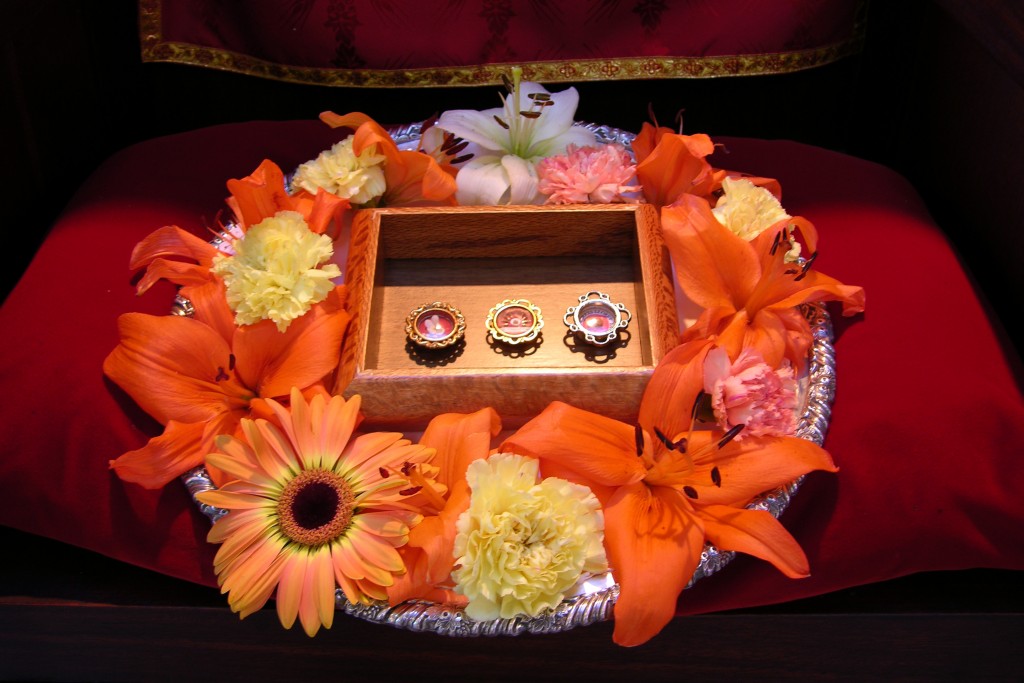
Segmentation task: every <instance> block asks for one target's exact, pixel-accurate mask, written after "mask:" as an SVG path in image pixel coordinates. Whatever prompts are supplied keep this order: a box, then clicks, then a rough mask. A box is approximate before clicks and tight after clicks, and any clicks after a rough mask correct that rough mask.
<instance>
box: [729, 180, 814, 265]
mask: <svg viewBox="0 0 1024 683" xmlns="http://www.w3.org/2000/svg"><path fill="white" fill-rule="evenodd" d="M722 189H723V190H724V191H725V194H724V195H723V196H722V197H721V198H720V199H719V200H718V203H717V204H716V205H715V208H714V209H712V210H711V212H712V213H713V214H715V218H717V219H718V222H719V223H721V224H722V225H724V226H725V227H727V228H729V230H731V231H732V232H734V233H736V234H737V235H739V236H740V237H742V238H743V239H745V240H747V241H750V240H752V239H754V238H755V237H757V236H758V235H760V234H761V233H762V232H764V231H765V230H767V229H768V228H770V227H771V226H773V225H775V224H776V223H778V222H779V221H783V220H786V219H788V218H791V216H790V215H789V214H788V213H786V211H785V209H783V208H782V204H780V203H779V200H778V199H776V198H775V195H773V194H772V193H771V192H769V191H768V190H766V189H765V188H763V187H758V186H757V185H755V184H754V183H752V182H750V181H749V180H747V179H746V178H729V177H726V178H725V179H724V180H722ZM789 242H790V249H789V251H788V252H786V260H787V261H795V260H796V259H797V258H798V257H799V256H800V245H799V244H797V243H796V240H794V239H793V237H792V235H790V236H789ZM794 250H795V252H794Z"/></svg>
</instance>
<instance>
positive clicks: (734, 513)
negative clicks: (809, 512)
mask: <svg viewBox="0 0 1024 683" xmlns="http://www.w3.org/2000/svg"><path fill="white" fill-rule="evenodd" d="M710 348H711V345H710V343H709V342H707V341H704V340H702V341H699V342H694V343H691V344H684V345H681V346H679V347H676V348H675V349H673V350H672V351H671V352H670V353H669V354H668V355H666V357H665V358H664V359H663V361H662V362H661V363H660V364H659V366H658V368H657V369H656V370H655V373H654V376H653V377H652V379H651V383H650V385H649V386H648V388H647V390H646V392H645V394H644V397H643V401H642V403H641V407H640V423H639V424H638V425H635V426H634V425H628V424H625V423H623V422H619V421H617V420H614V419H611V418H608V417H604V416H601V415H597V414H594V413H590V412H587V411H584V410H580V409H578V408H574V407H572V406H570V405H568V404H566V403H561V402H555V403H552V404H551V405H550V406H548V408H546V409H545V410H544V411H543V412H542V413H541V414H540V415H538V416H537V417H536V418H534V419H533V420H531V421H530V422H528V423H527V424H526V425H524V426H523V427H522V428H520V429H519V430H518V431H517V432H516V433H515V434H513V435H512V436H511V437H509V438H508V440H506V441H505V443H504V444H502V446H501V450H504V451H512V452H516V453H521V454H524V455H532V456H534V457H537V458H540V460H541V469H542V472H543V473H544V476H558V477H562V478H565V479H569V480H570V481H574V482H576V483H580V484H584V485H586V486H588V487H590V489H591V490H592V491H593V492H594V494H595V495H596V496H597V497H598V500H600V501H601V504H602V506H603V508H604V515H605V548H606V550H607V553H608V562H609V565H610V567H611V568H612V573H613V574H614V576H615V578H616V580H617V581H618V583H619V587H620V593H619V598H618V601H617V602H616V605H615V633H614V639H615V642H616V643H618V644H620V645H627V646H632V645H639V644H641V643H644V642H646V641H647V640H648V639H650V638H651V637H653V636H654V635H655V634H657V633H658V632H659V631H660V630H661V629H662V627H664V626H665V624H666V623H668V621H669V620H670V619H671V618H672V617H673V615H674V614H675V607H676V600H677V598H678V596H679V594H680V593H681V592H682V590H683V589H684V588H685V587H686V585H687V584H688V583H689V581H690V579H691V578H692V577H693V573H694V571H695V570H696V568H697V566H698V565H699V563H700V558H701V552H702V551H703V550H704V545H705V542H706V541H710V542H712V543H714V544H715V545H716V546H718V547H719V548H721V549H722V550H727V551H730V550H731V551H740V552H745V553H748V554H751V555H754V556H756V557H760V558H762V559H765V560H768V561H770V562H771V563H772V564H774V565H775V566H776V567H778V568H779V569H780V570H781V571H782V572H783V573H785V574H786V575H787V576H790V577H802V576H806V575H807V573H808V568H807V560H806V557H805V556H804V554H803V551H802V550H801V549H800V547H799V545H798V544H797V543H796V541H795V540H794V539H793V537H792V536H790V535H789V533H788V532H787V531H786V530H785V529H784V528H783V526H782V525H781V524H780V523H779V521H778V520H777V519H775V518H774V517H772V515H771V514H770V513H768V512H765V511H762V510H748V509H746V506H747V505H748V504H749V503H750V502H751V501H752V500H753V499H754V498H755V497H756V496H758V495H760V494H762V493H764V492H766V491H770V490H773V489H774V488H776V487H778V486H782V485H786V484H789V483H790V482H792V481H793V480H795V479H796V478H797V477H799V476H801V475H803V474H805V473H807V472H810V471H812V470H828V471H835V467H834V465H833V464H832V459H831V458H830V457H829V455H828V453H827V452H826V451H824V450H823V449H822V448H820V447H818V446H817V445H815V444H813V443H811V442H810V441H806V440H804V439H799V438H795V437H748V438H745V439H743V440H742V442H737V441H735V440H734V439H733V438H732V437H733V436H734V435H735V432H730V433H723V432H721V431H719V430H708V431H692V430H691V429H690V422H691V418H690V412H691V411H690V406H692V405H693V403H694V400H695V398H696V396H697V395H698V394H699V392H700V390H701V386H702V374H703V371H702V368H703V359H704V356H705V355H706V354H707V351H708V350H709V349H710Z"/></svg>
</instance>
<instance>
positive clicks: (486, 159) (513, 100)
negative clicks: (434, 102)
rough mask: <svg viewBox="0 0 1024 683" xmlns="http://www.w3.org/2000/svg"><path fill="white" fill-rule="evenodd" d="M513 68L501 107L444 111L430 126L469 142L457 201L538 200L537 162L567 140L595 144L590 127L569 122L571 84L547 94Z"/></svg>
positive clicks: (574, 97)
mask: <svg viewBox="0 0 1024 683" xmlns="http://www.w3.org/2000/svg"><path fill="white" fill-rule="evenodd" d="M512 72H513V80H512V88H511V92H510V93H509V94H508V95H507V96H506V97H505V98H504V102H503V106H502V107H501V108H495V109H485V110H483V111H476V110H473V109H457V110H452V111H446V112H444V113H443V114H441V116H440V118H439V119H438V121H437V124H435V125H436V127H437V128H440V129H442V130H446V131H448V132H449V133H452V134H453V135H455V136H457V137H459V138H462V139H463V140H465V141H466V142H468V143H469V145H468V146H467V147H466V149H465V150H464V151H465V152H468V153H472V154H473V157H472V159H470V160H469V161H468V162H466V163H465V164H464V165H463V166H461V167H460V168H459V174H458V176H457V177H456V183H457V185H458V190H457V192H456V195H455V196H456V199H457V200H458V202H459V204H462V205H496V204H540V203H543V201H544V199H545V197H544V195H542V194H540V193H539V192H538V191H537V182H538V181H537V169H536V166H537V163H538V162H540V160H541V159H544V158H545V157H549V156H554V155H556V154H564V153H565V150H566V147H567V146H568V145H570V144H574V145H577V146H579V147H585V146H588V145H594V144H595V142H596V140H595V137H594V134H593V133H592V132H591V131H589V130H587V129H585V128H581V127H579V126H574V125H573V123H574V120H575V119H574V117H575V116H576V105H577V104H578V103H579V93H577V92H576V88H568V89H567V90H562V91H560V92H548V91H547V90H546V89H545V88H544V86H542V85H540V84H539V83H533V82H530V81H520V74H521V73H522V72H521V70H520V69H513V71H512Z"/></svg>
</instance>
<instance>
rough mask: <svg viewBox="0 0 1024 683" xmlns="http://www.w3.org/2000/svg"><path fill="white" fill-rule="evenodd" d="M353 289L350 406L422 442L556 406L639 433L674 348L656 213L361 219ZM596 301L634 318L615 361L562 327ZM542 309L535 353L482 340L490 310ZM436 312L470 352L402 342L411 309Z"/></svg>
mask: <svg viewBox="0 0 1024 683" xmlns="http://www.w3.org/2000/svg"><path fill="white" fill-rule="evenodd" d="M350 245H351V246H350V253H349V257H348V263H347V271H346V282H347V283H348V285H349V288H350V296H351V297H352V299H351V305H350V309H351V310H352V312H353V320H352V323H351V327H350V332H349V337H348V341H347V342H346V346H345V349H344V353H343V360H342V371H341V373H340V377H339V383H340V384H342V385H344V389H343V394H344V395H345V396H352V395H355V394H359V395H360V396H361V397H362V402H363V403H362V406H363V411H364V413H365V415H366V421H367V423H368V424H371V425H375V426H377V427H378V428H381V427H390V428H397V429H403V430H407V429H418V428H422V427H423V426H424V425H425V424H426V423H427V422H428V421H429V419H430V418H431V417H433V416H434V415H437V414H439V413H442V412H472V411H475V410H479V409H481V408H484V407H487V406H491V407H493V408H495V409H496V410H497V411H498V413H499V415H501V417H502V422H503V424H504V425H505V426H509V427H512V426H517V425H519V424H522V423H523V422H524V421H525V420H527V419H529V418H530V417H531V416H533V415H536V414H537V413H538V412H540V411H541V410H543V408H544V407H545V406H546V405H547V404H548V403H550V402H551V401H553V400H562V401H565V402H568V403H572V404H574V405H577V406H579V407H581V408H585V409H587V410H593V411H595V412H600V413H602V414H604V415H608V416H609V417H615V418H617V419H624V420H633V419H635V415H636V408H637V405H638V403H639V400H640V397H641V395H642V393H643V388H644V386H645V385H646V383H647V379H648V378H649V377H650V374H651V372H652V371H653V368H654V366H655V365H656V364H657V362H658V360H660V358H661V356H662V355H663V354H664V352H665V350H666V349H668V348H671V346H672V345H673V344H674V343H675V341H676V340H677V338H678V327H677V322H676V313H675V302H674V297H673V285H672V279H671V273H670V269H669V267H668V259H667V258H666V257H665V256H664V255H663V251H664V247H663V245H662V242H661V240H660V237H659V233H658V225H657V214H656V212H655V210H654V208H653V207H650V206H648V205H586V206H569V207H564V206H563V207H451V208H447V207H446V208H422V209H408V208H407V209H377V210H369V211H363V212H360V213H359V214H358V215H357V217H356V218H355V220H354V222H353V226H352V237H351V240H350ZM590 290H597V291H600V292H603V293H606V294H608V295H609V296H610V297H611V300H612V301H613V302H617V303H623V304H624V305H625V306H626V308H627V309H628V310H629V311H631V312H632V321H631V322H630V325H629V327H628V328H627V329H626V330H625V331H623V332H622V333H621V334H620V339H618V340H615V341H614V342H612V343H611V344H610V345H608V346H607V347H594V346H591V345H588V344H585V343H582V342H581V341H580V340H578V339H576V338H575V337H573V336H572V334H571V333H570V332H569V330H568V328H567V327H566V325H565V323H564V322H563V318H564V317H565V314H566V310H567V309H568V308H569V307H570V306H575V305H577V304H578V303H579V297H580V296H581V295H583V294H585V293H586V292H588V291H590ZM510 298H524V299H528V300H529V301H531V302H532V303H534V304H536V305H537V306H539V307H540V309H541V311H542V316H543V319H544V327H543V330H542V332H541V336H540V338H539V340H538V343H532V344H525V345H518V346H514V345H506V344H503V343H501V342H495V341H494V340H493V339H492V338H490V336H489V335H488V333H487V329H486V327H485V324H484V322H485V320H486V318H487V313H488V311H489V310H490V309H491V307H492V306H494V305H495V304H497V303H498V302H501V301H502V300H504V299H510ZM433 301H442V302H446V303H449V304H452V305H454V306H456V307H458V308H459V309H460V310H461V311H462V313H463V315H464V316H465V318H466V323H467V329H466V334H465V338H464V340H463V341H462V342H460V343H458V344H456V345H455V346H453V347H450V348H448V349H440V350H433V351H428V350H422V349H420V348H419V347H417V346H415V345H413V344H412V343H411V342H410V341H409V340H408V339H407V337H406V334H405V320H406V316H407V315H408V313H409V311H411V310H412V309H413V308H415V307H417V306H419V305H421V304H425V303H430V302H433Z"/></svg>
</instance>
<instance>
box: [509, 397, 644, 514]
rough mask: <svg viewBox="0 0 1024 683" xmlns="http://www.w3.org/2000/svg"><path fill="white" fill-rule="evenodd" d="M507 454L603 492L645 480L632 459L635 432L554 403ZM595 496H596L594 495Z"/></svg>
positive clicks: (640, 466)
mask: <svg viewBox="0 0 1024 683" xmlns="http://www.w3.org/2000/svg"><path fill="white" fill-rule="evenodd" d="M500 450H503V451H511V452H513V453H519V454H521V455H530V456H532V457H535V458H539V457H542V456H543V459H544V460H545V461H551V462H553V463H556V464H559V465H561V466H563V467H565V468H567V469H569V470H572V471H573V472H576V473H577V474H578V475H579V477H581V478H582V481H580V483H583V484H588V485H589V483H590V482H592V483H594V484H598V485H601V486H624V485H627V484H633V483H636V482H638V481H640V480H641V479H643V478H644V475H645V474H646V472H647V470H646V469H645V468H644V465H643V461H642V460H641V459H640V458H638V457H636V431H635V429H634V428H633V427H630V426H629V425H627V424H625V423H623V422H619V421H618V420H613V419H612V418H609V417H605V416H603V415H598V414H596V413H591V412H588V411H585V410H581V409H579V408H575V407H573V406H571V405H569V404H567V403H562V402H561V401H554V402H552V403H551V404H550V405H548V407H547V408H545V409H544V410H543V412H541V413H540V415H538V416H537V417H535V418H533V419H532V420H530V421H529V422H527V423H526V424H525V425H523V426H522V427H520V428H519V430H518V431H516V432H515V433H514V434H512V435H511V436H510V437H508V439H506V440H505V442H504V443H503V444H502V446H501V448H500ZM595 495H596V491H595Z"/></svg>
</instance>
